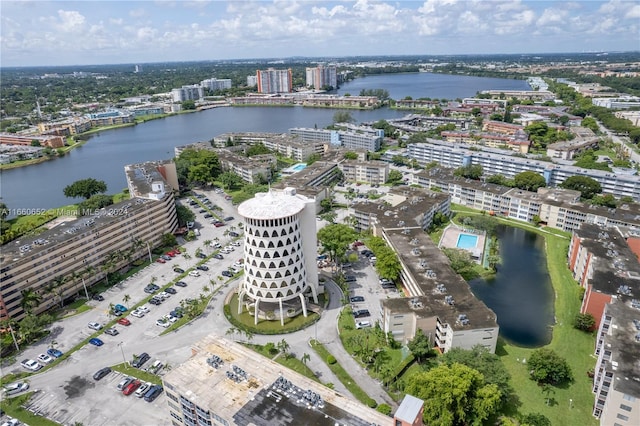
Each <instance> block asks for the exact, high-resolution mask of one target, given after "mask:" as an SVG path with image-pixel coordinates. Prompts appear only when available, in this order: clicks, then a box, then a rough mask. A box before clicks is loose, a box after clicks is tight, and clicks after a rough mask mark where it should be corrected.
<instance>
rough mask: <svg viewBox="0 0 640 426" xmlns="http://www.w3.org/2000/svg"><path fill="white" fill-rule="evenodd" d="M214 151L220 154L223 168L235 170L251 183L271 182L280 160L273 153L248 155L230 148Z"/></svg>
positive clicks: (219, 159) (219, 158)
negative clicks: (273, 171) (237, 152)
mask: <svg viewBox="0 0 640 426" xmlns="http://www.w3.org/2000/svg"><path fill="white" fill-rule="evenodd" d="M214 151H215V152H216V154H217V155H218V161H219V162H220V168H221V169H222V170H224V171H228V172H233V173H235V174H237V175H238V176H240V177H241V178H242V180H244V181H245V182H249V183H265V182H268V181H269V182H270V181H271V177H272V176H271V173H272V170H275V168H276V165H277V162H278V160H277V158H276V156H275V155H273V154H264V155H254V156H252V157H247V156H245V155H244V154H236V153H234V152H232V151H231V150H229V149H216V150H214Z"/></svg>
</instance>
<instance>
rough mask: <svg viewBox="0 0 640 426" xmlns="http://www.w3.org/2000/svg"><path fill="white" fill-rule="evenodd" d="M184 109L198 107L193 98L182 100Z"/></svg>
mask: <svg viewBox="0 0 640 426" xmlns="http://www.w3.org/2000/svg"><path fill="white" fill-rule="evenodd" d="M182 109H183V110H185V111H189V110H194V109H196V103H195V101H193V100H187V101H182Z"/></svg>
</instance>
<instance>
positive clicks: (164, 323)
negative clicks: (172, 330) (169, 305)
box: [156, 318, 171, 328]
mask: <svg viewBox="0 0 640 426" xmlns="http://www.w3.org/2000/svg"><path fill="white" fill-rule="evenodd" d="M156 325H159V326H160V327H164V328H167V327H169V326H170V325H171V323H170V322H169V321H167V320H166V319H164V318H161V319H159V320H157V321H156Z"/></svg>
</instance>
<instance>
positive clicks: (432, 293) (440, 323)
mask: <svg viewBox="0 0 640 426" xmlns="http://www.w3.org/2000/svg"><path fill="white" fill-rule="evenodd" d="M382 201H386V202H387V203H389V204H386V203H383V202H382ZM389 205H390V206H389ZM353 209H354V217H355V218H356V220H357V226H356V229H359V230H363V229H372V231H373V234H374V235H375V236H380V237H382V238H383V239H384V240H385V241H386V242H387V244H388V245H389V246H390V247H391V248H392V249H393V250H394V251H395V252H396V254H397V256H398V259H399V260H400V264H401V265H402V271H401V272H400V282H401V285H402V287H403V289H404V292H405V294H407V295H408V297H404V298H399V299H383V300H382V301H381V310H382V329H383V330H384V332H385V333H391V334H392V335H393V337H394V339H395V340H397V341H399V342H401V343H403V344H405V343H407V342H408V341H410V340H411V339H413V337H414V336H415V334H416V332H417V330H418V329H420V330H422V332H423V333H424V334H425V336H428V337H429V339H430V341H431V342H432V343H433V344H434V345H435V346H436V348H438V349H439V350H440V351H442V352H448V351H449V350H450V349H452V348H463V349H471V348H472V347H473V346H475V345H482V346H484V347H486V348H487V349H488V350H489V351H490V352H492V353H493V352H495V348H496V344H497V341H498V332H499V327H498V324H497V322H496V315H495V313H494V312H493V311H492V310H491V309H489V308H488V307H487V306H486V305H485V304H484V303H483V302H482V301H480V300H479V299H477V298H476V297H475V296H474V295H473V293H472V292H471V289H470V288H469V285H468V284H467V282H466V281H464V280H463V279H462V277H460V276H459V275H458V274H457V273H455V272H454V271H453V269H451V267H450V266H449V260H448V258H447V257H446V256H445V255H444V254H443V253H442V251H441V250H440V249H439V248H438V247H437V246H436V245H435V244H434V243H433V242H432V241H431V239H430V238H429V236H428V235H427V234H426V233H425V232H424V230H426V229H427V228H428V227H429V226H430V225H431V223H432V221H433V217H434V215H435V214H436V213H438V212H440V213H442V214H445V215H450V213H451V211H450V199H449V196H448V195H446V194H442V193H437V192H431V191H425V190H424V189H419V188H404V189H394V190H393V191H391V192H390V193H389V194H387V195H385V196H384V197H383V198H382V199H381V201H379V202H376V203H369V204H355V205H354V206H353Z"/></svg>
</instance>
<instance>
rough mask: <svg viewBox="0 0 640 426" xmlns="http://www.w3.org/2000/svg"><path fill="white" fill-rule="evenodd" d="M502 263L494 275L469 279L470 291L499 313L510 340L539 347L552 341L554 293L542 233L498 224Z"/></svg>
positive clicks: (504, 333) (501, 332) (522, 344)
mask: <svg viewBox="0 0 640 426" xmlns="http://www.w3.org/2000/svg"><path fill="white" fill-rule="evenodd" d="M498 239H499V242H500V256H501V264H500V265H499V267H498V273H497V274H496V276H495V278H493V279H490V280H484V279H475V280H472V281H470V282H469V285H470V286H471V290H472V291H473V293H474V294H475V295H476V297H478V298H479V299H481V300H482V301H483V302H484V303H485V304H486V305H487V306H488V307H489V308H491V309H492V310H493V311H494V312H495V313H496V315H497V316H498V324H499V325H500V335H501V336H502V337H504V338H505V339H506V340H507V341H509V342H510V343H512V344H514V345H517V346H524V347H538V346H543V345H546V344H548V343H549V342H550V341H551V333H552V329H551V327H552V325H553V323H554V309H553V304H554V293H553V287H552V285H551V278H550V277H549V273H548V270H547V260H546V255H545V250H544V243H545V242H544V237H542V236H541V235H538V234H536V233H534V232H529V231H526V230H524V229H520V228H514V227H510V226H500V227H499V228H498Z"/></svg>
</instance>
